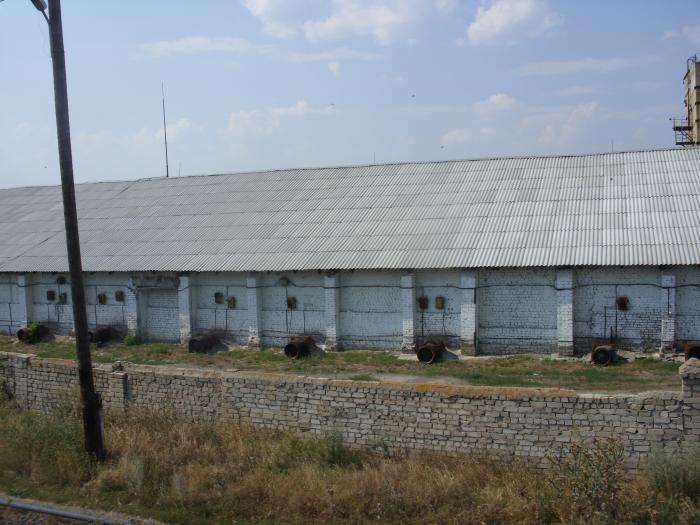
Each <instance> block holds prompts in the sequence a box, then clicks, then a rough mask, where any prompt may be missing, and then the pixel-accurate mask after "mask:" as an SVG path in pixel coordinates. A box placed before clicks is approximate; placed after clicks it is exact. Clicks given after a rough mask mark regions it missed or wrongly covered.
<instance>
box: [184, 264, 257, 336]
mask: <svg viewBox="0 0 700 525" xmlns="http://www.w3.org/2000/svg"><path fill="white" fill-rule="evenodd" d="M190 286H191V287H192V304H193V309H194V312H193V319H194V321H193V322H194V331H195V333H202V332H212V331H216V332H219V333H224V334H226V336H227V337H229V338H231V339H233V340H235V341H236V342H237V343H239V344H246V343H247V342H248V295H247V289H246V275H245V274H243V273H218V274H217V273H203V274H197V275H196V276H194V277H193V280H192V283H191V284H190ZM217 292H218V293H221V294H223V298H224V303H223V304H217V303H216V300H215V298H214V296H215V294H216V293H217ZM229 297H233V298H235V301H236V306H235V308H229V307H228V301H227V299H228V298H229Z"/></svg>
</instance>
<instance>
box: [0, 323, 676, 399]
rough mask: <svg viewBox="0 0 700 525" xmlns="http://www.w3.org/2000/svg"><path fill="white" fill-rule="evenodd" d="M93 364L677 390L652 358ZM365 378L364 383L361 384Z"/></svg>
mask: <svg viewBox="0 0 700 525" xmlns="http://www.w3.org/2000/svg"><path fill="white" fill-rule="evenodd" d="M0 351H10V352H27V353H34V354H36V355H38V356H39V357H44V358H58V359H74V358H75V349H74V345H73V344H72V343H69V342H59V341H49V342H42V343H38V344H36V345H24V344H16V343H13V342H12V339H10V338H9V337H0ZM92 355H93V360H94V361H95V362H97V363H113V362H115V361H128V362H131V363H135V364H144V365H168V364H178V365H188V366H196V367H209V368H217V369H232V368H235V369H239V370H259V371H269V372H291V373H297V374H298V373H300V374H314V375H323V376H331V377H342V378H350V379H353V378H355V379H356V380H358V381H366V380H376V379H377V378H378V377H379V376H380V375H383V374H396V375H407V376H420V377H425V378H426V381H430V380H431V379H434V378H439V377H447V378H454V379H457V380H460V381H461V382H464V383H467V384H471V385H480V386H511V387H557V388H571V389H575V390H582V391H609V392H639V391H644V390H678V389H679V386H680V380H679V378H678V364H677V363H668V362H661V361H657V360H653V359H637V360H635V361H633V362H629V363H620V364H616V365H612V366H608V367H595V366H593V365H591V364H590V363H588V362H585V361H564V360H556V359H550V358H547V357H533V356H511V357H506V358H499V359H472V360H467V361H443V362H440V363H435V364H433V365H425V364H423V363H419V362H417V361H406V360H402V359H398V357H397V355H396V354H393V353H389V352H380V351H373V352H371V351H347V352H332V353H323V354H314V355H312V356H309V357H308V358H306V359H300V360H289V359H287V358H286V357H285V356H284V354H283V353H282V352H281V350H279V349H274V348H272V349H265V350H262V351H257V350H248V349H237V350H231V351H228V352H219V353H213V354H190V353H188V352H187V349H186V348H185V347H184V346H182V345H178V344H173V343H149V344H136V345H130V346H128V345H124V344H111V345H108V346H105V347H101V348H97V347H96V346H95V345H93V348H92ZM367 378H371V379H367Z"/></svg>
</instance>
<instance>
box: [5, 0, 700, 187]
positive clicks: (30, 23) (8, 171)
mask: <svg viewBox="0 0 700 525" xmlns="http://www.w3.org/2000/svg"><path fill="white" fill-rule="evenodd" d="M62 8H63V25H64V40H65V48H66V62H67V68H68V93H69V104H70V119H71V134H72V142H73V158H74V171H75V180H76V181H77V182H85V181H107V180H132V179H139V178H148V177H160V176H164V175H165V162H164V151H163V130H162V113H161V82H162V83H163V85H164V87H165V95H166V115H167V132H168V146H169V160H170V174H171V176H174V177H176V176H182V175H198V174H210V173H232V172H240V171H251V170H267V169H283V168H293V167H313V166H335V165H355V164H372V163H388V162H403V161H426V160H443V159H464V158H479V157H494V156H515V155H518V156H521V155H549V154H570V153H591V152H606V151H611V149H612V150H615V151H621V150H633V149H644V148H666V147H672V146H673V145H674V144H673V139H674V137H673V133H672V131H671V126H670V123H669V120H668V119H669V117H679V116H683V113H684V108H683V82H682V81H683V75H684V74H685V67H686V59H687V58H688V57H690V56H692V55H693V54H695V53H696V52H700V2H699V1H698V0H664V1H661V0H616V1H614V2H611V1H610V0H587V1H585V2H582V1H574V0H375V1H369V0H327V1H321V0H305V1H301V0H242V1H241V0H208V1H206V2H193V1H191V0H190V1H187V2H185V1H180V0H169V1H165V0H149V1H136V0H120V1H118V2H95V1H88V0H64V2H63V5H62ZM0 100H1V103H0V187H15V186H30V185H49V184H58V183H59V182H60V175H59V167H58V153H57V146H56V133H55V117H54V105H53V81H52V76H51V58H50V53H49V42H48V29H47V26H46V22H45V21H44V19H43V18H42V16H41V14H40V13H39V12H38V11H36V10H35V9H34V7H33V6H32V4H31V2H30V1H29V0H4V1H0Z"/></svg>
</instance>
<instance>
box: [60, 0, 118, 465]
mask: <svg viewBox="0 0 700 525" xmlns="http://www.w3.org/2000/svg"><path fill="white" fill-rule="evenodd" d="M49 33H50V39H51V56H52V58H53V88H54V99H55V104H56V132H57V135H58V156H59V161H60V167H61V189H62V191H63V216H64V219H65V223H66V248H67V252H68V268H69V270H70V286H71V296H72V300H73V322H74V325H75V344H76V353H77V357H78V376H79V379H80V401H81V408H82V413H83V414H82V415H83V426H84V430H85V448H86V449H87V451H88V453H89V454H90V455H91V456H93V457H94V458H95V459H97V460H98V461H102V460H104V458H105V455H106V451H105V445H104V434H103V431H102V411H101V409H102V403H101V400H100V397H99V395H98V394H97V393H96V392H95V384H94V381H93V377H92V358H91V357H90V340H89V337H88V323H87V311H86V308H85V288H84V286H83V266H82V262H81V259H80V239H79V235H78V213H77V210H76V204H75V186H74V183H73V155H72V152H71V142H70V122H69V120H68V87H67V85H66V60H65V54H64V50H63V29H62V23H61V2H60V0H49Z"/></svg>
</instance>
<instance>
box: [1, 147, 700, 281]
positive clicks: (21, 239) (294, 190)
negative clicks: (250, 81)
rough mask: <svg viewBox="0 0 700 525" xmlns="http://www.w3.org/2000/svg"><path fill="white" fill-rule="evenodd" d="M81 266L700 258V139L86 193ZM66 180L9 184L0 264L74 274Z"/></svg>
mask: <svg viewBox="0 0 700 525" xmlns="http://www.w3.org/2000/svg"><path fill="white" fill-rule="evenodd" d="M76 194H77V201H78V208H79V212H78V214H79V221H80V235H81V245H82V254H83V267H84V269H85V270H86V271H149V270H161V271H265V270H317V269H353V268H356V269H360V268H455V267H466V268H476V267H498V266H510V267H523V266H569V265H616V266H617V265H691V264H700V149H696V148H692V149H673V150H652V151H636V152H623V153H605V154H597V155H578V156H561V157H523V158H499V159H479V160H458V161H446V162H426V163H406V164H387V165H379V166H357V167H339V168H318V169H293V170H282V171H268V172H257V173H240V174H232V175H211V176H201V177H182V178H172V179H149V180H139V181H132V182H107V183H91V184H80V185H78V186H77V187H76ZM66 270H67V260H66V251H65V239H64V231H63V214H62V205H61V192H60V188H59V187H57V186H56V187H40V188H15V189H8V190H1V191H0V271H4V272H36V271H66Z"/></svg>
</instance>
